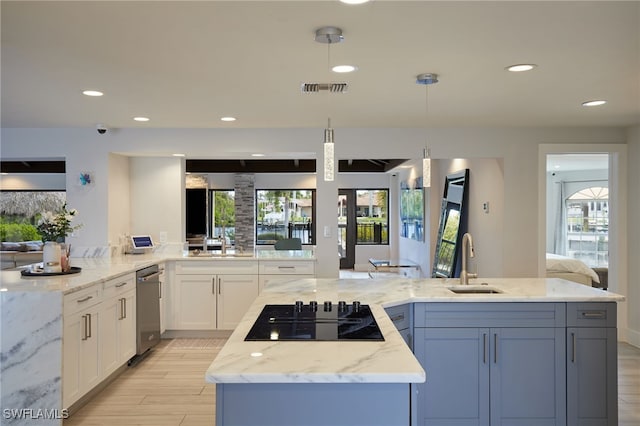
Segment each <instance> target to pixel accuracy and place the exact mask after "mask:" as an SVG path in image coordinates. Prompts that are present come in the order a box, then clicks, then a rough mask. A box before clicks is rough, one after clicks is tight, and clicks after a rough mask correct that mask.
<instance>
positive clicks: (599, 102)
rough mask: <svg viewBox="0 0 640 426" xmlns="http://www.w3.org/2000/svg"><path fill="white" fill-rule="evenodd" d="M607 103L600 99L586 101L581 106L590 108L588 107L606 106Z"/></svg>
mask: <svg viewBox="0 0 640 426" xmlns="http://www.w3.org/2000/svg"><path fill="white" fill-rule="evenodd" d="M606 103H607V101H605V100H602V99H594V100H592V101H586V102H583V103H582V106H586V107H590V106H600V105H604V104H606Z"/></svg>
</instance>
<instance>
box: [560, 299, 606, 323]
mask: <svg viewBox="0 0 640 426" xmlns="http://www.w3.org/2000/svg"><path fill="white" fill-rule="evenodd" d="M616 321H617V305H616V303H615V302H608V303H606V302H604V303H603V302H599V303H598V302H591V303H567V327H615V326H616Z"/></svg>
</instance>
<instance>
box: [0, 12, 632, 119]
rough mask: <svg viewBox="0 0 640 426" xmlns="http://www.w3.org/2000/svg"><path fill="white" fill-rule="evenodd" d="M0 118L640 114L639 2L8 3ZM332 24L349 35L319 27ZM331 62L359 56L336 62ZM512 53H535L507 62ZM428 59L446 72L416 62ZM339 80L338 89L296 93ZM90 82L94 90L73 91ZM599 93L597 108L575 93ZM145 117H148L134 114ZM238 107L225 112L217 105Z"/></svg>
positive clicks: (593, 95) (593, 96) (426, 62)
mask: <svg viewBox="0 0 640 426" xmlns="http://www.w3.org/2000/svg"><path fill="white" fill-rule="evenodd" d="M1 8H2V9H1V13H2V16H1V17H2V52H1V54H2V61H1V72H2V93H1V96H2V105H1V107H2V110H1V111H2V126H3V127H94V126H95V125H96V123H105V124H106V125H107V126H109V127H117V128H125V127H161V128H170V127H176V128H222V127H225V128H296V127H316V128H321V127H324V126H325V125H326V121H327V117H328V116H329V115H330V116H331V119H332V124H333V126H334V127H423V126H536V127H539V126H629V125H634V124H638V123H640V91H639V85H640V2H637V1H623V2H610V1H601V2H597V1H588V2H577V1H568V2H555V1H548V2H523V1H514V2H503V1H498V2H484V1H471V2H457V1H446V2H432V1H409V2H403V1H383V0H378V1H374V2H371V3H368V4H365V5H360V6H349V5H344V4H341V3H339V2H337V1H278V2H273V1H254V2H247V1H238V0H236V1H227V2H221V1H195V2H185V1H158V2H153V1H140V2H128V1H105V2H93V1H85V2H75V1H70V2H57V1H45V2H31V1H17V2H11V1H2V2H1ZM326 25H333V26H338V27H341V28H342V29H343V31H344V36H345V41H344V42H343V43H340V44H334V45H332V46H331V51H330V54H329V52H328V49H327V45H326V44H320V43H317V42H315V41H314V33H315V30H316V29H317V28H319V27H321V26H326ZM328 59H330V60H331V63H332V65H334V64H339V63H350V64H354V65H357V66H358V68H359V70H358V71H357V72H355V73H353V74H349V75H336V74H333V75H331V76H329V75H330V72H329V71H328V67H327V65H328V63H327V62H328ZM516 63H535V64H537V65H538V67H537V68H536V69H535V70H534V71H531V72H527V73H509V72H507V71H505V70H504V68H505V67H506V66H508V65H511V64H516ZM425 72H431V73H437V74H439V76H440V83H438V84H437V85H434V86H430V87H429V102H428V103H429V113H428V114H427V112H426V105H425V103H426V102H425V99H426V89H425V86H419V85H417V84H415V76H416V75H417V74H420V73H425ZM329 79H331V81H346V82H348V83H349V85H350V88H349V91H348V93H345V94H333V95H328V94H327V93H326V92H322V93H320V94H303V93H301V91H300V85H301V83H303V82H327V81H328V80H329ZM84 89H98V90H101V91H103V92H104V93H105V95H104V96H103V97H101V98H89V97H86V96H83V95H82V94H81V91H82V90H84ZM590 99H606V100H608V103H607V104H606V105H604V106H602V107H598V108H585V107H582V106H580V104H581V102H583V101H586V100H590ZM138 115H144V116H148V117H150V118H151V121H150V122H148V123H137V122H134V121H132V117H134V116H138ZM227 115H232V116H235V117H237V118H238V120H237V121H236V122H233V123H223V122H221V121H219V118H220V117H222V116H227Z"/></svg>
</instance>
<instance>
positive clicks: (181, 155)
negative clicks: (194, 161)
mask: <svg viewBox="0 0 640 426" xmlns="http://www.w3.org/2000/svg"><path fill="white" fill-rule="evenodd" d="M171 155H173V156H174V157H184V154H171Z"/></svg>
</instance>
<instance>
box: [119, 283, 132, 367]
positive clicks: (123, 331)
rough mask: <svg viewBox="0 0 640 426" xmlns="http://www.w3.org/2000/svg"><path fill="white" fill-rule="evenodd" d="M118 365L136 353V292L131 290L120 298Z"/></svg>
mask: <svg viewBox="0 0 640 426" xmlns="http://www.w3.org/2000/svg"><path fill="white" fill-rule="evenodd" d="M118 300H119V301H120V302H119V304H120V305H121V308H120V316H119V317H118V360H119V362H118V366H120V365H122V364H124V363H125V362H127V361H129V359H131V357H133V356H134V355H135V354H136V292H135V290H133V291H129V292H127V293H125V294H123V295H122V296H121V297H119V298H118Z"/></svg>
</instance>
